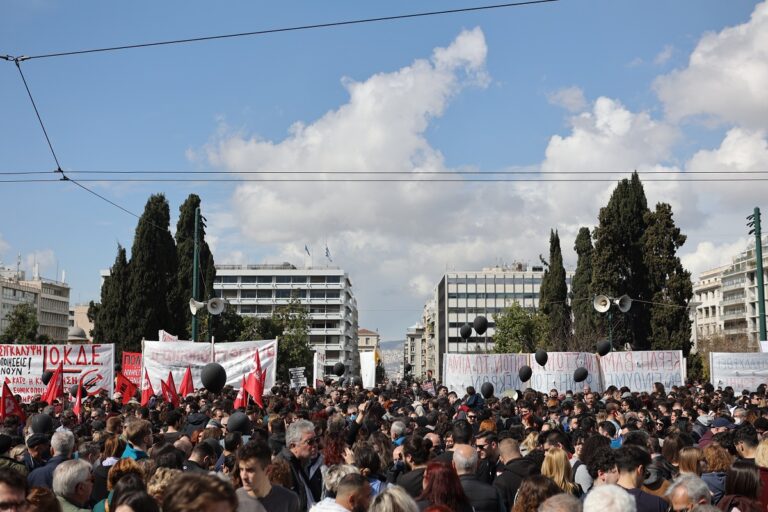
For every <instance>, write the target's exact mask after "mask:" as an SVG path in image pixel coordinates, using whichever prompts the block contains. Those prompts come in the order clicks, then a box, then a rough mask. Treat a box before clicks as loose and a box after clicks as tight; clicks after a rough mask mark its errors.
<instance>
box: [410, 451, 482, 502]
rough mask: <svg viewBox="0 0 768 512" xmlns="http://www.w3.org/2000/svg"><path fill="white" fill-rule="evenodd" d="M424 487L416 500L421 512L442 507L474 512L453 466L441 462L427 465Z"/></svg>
mask: <svg viewBox="0 0 768 512" xmlns="http://www.w3.org/2000/svg"><path fill="white" fill-rule="evenodd" d="M423 485H424V490H423V491H422V493H421V495H420V496H419V497H418V498H417V499H416V503H417V504H418V506H419V510H422V511H423V510H425V509H426V508H428V507H430V506H434V505H439V506H440V505H441V506H446V507H449V508H450V509H451V510H454V511H456V512H473V510H474V509H473V508H472V505H471V504H470V501H469V498H468V497H467V495H466V494H465V493H464V489H463V488H462V486H461V480H459V475H458V474H456V470H455V469H453V467H452V466H451V465H449V464H447V463H445V462H441V461H434V462H430V463H429V464H427V469H426V471H424V483H423Z"/></svg>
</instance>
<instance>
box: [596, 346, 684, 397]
mask: <svg viewBox="0 0 768 512" xmlns="http://www.w3.org/2000/svg"><path fill="white" fill-rule="evenodd" d="M600 368H601V370H602V372H603V385H604V386H605V387H608V386H616V387H617V388H621V387H622V386H627V387H628V388H629V389H631V390H632V391H648V392H651V391H653V384H654V383H656V382H661V383H662V384H664V388H665V389H667V390H669V388H671V387H672V386H682V385H683V383H684V382H685V358H683V353H682V351H680V350H648V351H632V352H610V353H609V354H607V355H605V356H603V357H602V358H600Z"/></svg>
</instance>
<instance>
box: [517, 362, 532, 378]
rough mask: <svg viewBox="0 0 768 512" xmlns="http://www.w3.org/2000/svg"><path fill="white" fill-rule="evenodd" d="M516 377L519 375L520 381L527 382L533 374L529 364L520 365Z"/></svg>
mask: <svg viewBox="0 0 768 512" xmlns="http://www.w3.org/2000/svg"><path fill="white" fill-rule="evenodd" d="M517 375H518V377H520V381H521V382H528V381H529V380H531V377H532V376H533V370H532V369H531V367H530V366H528V365H525V366H521V367H520V369H519V370H518V371H517Z"/></svg>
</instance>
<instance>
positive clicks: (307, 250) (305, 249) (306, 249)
mask: <svg viewBox="0 0 768 512" xmlns="http://www.w3.org/2000/svg"><path fill="white" fill-rule="evenodd" d="M304 252H306V253H307V256H312V253H310V252H309V247H307V246H306V245H305V246H304Z"/></svg>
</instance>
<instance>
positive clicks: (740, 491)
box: [717, 460, 765, 512]
mask: <svg viewBox="0 0 768 512" xmlns="http://www.w3.org/2000/svg"><path fill="white" fill-rule="evenodd" d="M759 498H760V473H759V472H758V470H757V466H755V464H754V463H753V462H751V461H748V460H737V461H736V462H734V463H733V465H732V466H731V467H730V468H729V469H728V473H727V475H726V477H725V495H724V496H723V498H722V499H721V500H720V502H719V503H718V504H717V508H719V509H720V510H722V511H723V512H732V511H734V510H735V509H738V510H739V511H740V512H758V511H762V510H765V506H764V505H762V504H761V503H760V501H759Z"/></svg>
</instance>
